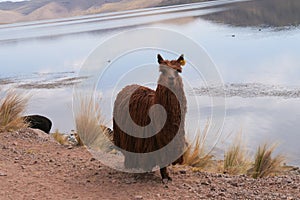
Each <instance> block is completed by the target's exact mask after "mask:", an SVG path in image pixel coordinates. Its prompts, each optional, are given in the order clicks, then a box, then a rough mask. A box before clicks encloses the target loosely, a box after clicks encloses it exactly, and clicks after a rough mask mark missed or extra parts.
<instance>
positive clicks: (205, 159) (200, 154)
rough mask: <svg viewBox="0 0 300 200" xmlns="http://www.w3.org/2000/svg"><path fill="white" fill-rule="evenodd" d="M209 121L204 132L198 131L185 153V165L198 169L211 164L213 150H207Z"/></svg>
mask: <svg viewBox="0 0 300 200" xmlns="http://www.w3.org/2000/svg"><path fill="white" fill-rule="evenodd" d="M208 128H209V123H207V124H206V126H205V128H204V130H203V132H202V133H201V131H198V132H197V135H196V140H194V141H193V142H191V143H190V145H189V146H188V148H187V150H186V151H185V153H184V154H183V165H187V166H191V167H194V168H196V169H198V170H201V169H204V168H205V167H207V166H208V165H210V164H211V163H212V162H213V160H212V158H213V157H214V156H213V155H212V154H211V152H206V143H207V140H206V139H207V134H208Z"/></svg>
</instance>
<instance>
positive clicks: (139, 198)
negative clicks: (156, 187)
mask: <svg viewBox="0 0 300 200" xmlns="http://www.w3.org/2000/svg"><path fill="white" fill-rule="evenodd" d="M134 199H135V200H142V199H144V198H143V196H139V195H137V196H134Z"/></svg>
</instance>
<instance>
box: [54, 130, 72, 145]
mask: <svg viewBox="0 0 300 200" xmlns="http://www.w3.org/2000/svg"><path fill="white" fill-rule="evenodd" d="M52 137H53V138H54V139H55V140H56V141H57V142H58V143H59V144H61V145H68V144H69V142H68V139H67V137H66V136H65V135H64V134H62V133H60V132H59V131H58V130H55V132H54V133H52Z"/></svg>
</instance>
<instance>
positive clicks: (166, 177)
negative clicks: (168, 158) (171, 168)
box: [160, 167, 172, 183]
mask: <svg viewBox="0 0 300 200" xmlns="http://www.w3.org/2000/svg"><path fill="white" fill-rule="evenodd" d="M160 175H161V178H162V181H163V183H167V182H168V181H172V178H171V177H170V176H169V173H168V170H167V168H166V167H164V168H161V169H160Z"/></svg>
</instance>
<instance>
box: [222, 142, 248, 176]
mask: <svg viewBox="0 0 300 200" xmlns="http://www.w3.org/2000/svg"><path fill="white" fill-rule="evenodd" d="M249 167H250V161H249V159H248V156H247V152H246V150H245V147H244V146H243V142H242V139H241V136H239V137H238V138H237V139H236V140H235V141H234V143H233V144H232V145H231V146H230V147H229V149H228V151H227V152H225V156H224V172H225V173H229V174H233V175H238V174H245V173H246V172H247V170H248V169H249Z"/></svg>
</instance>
